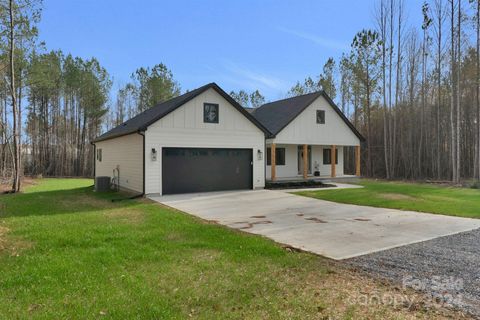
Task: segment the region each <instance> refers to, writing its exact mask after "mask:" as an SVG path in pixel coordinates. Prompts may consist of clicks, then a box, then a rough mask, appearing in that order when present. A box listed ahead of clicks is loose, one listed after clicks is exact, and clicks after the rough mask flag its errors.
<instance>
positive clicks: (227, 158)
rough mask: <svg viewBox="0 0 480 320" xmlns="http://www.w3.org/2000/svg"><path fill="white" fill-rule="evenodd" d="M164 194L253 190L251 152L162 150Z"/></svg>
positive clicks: (234, 150) (211, 149)
mask: <svg viewBox="0 0 480 320" xmlns="http://www.w3.org/2000/svg"><path fill="white" fill-rule="evenodd" d="M162 151H163V152H162V172H163V179H162V190H163V194H175V193H192V192H206V191H219V190H241V189H252V188H253V157H252V150H251V149H220V148H163V150H162Z"/></svg>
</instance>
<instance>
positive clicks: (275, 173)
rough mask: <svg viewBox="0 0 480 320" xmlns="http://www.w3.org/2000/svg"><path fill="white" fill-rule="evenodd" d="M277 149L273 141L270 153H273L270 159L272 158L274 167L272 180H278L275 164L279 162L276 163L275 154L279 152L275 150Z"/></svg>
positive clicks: (272, 166)
mask: <svg viewBox="0 0 480 320" xmlns="http://www.w3.org/2000/svg"><path fill="white" fill-rule="evenodd" d="M275 149H276V146H275V143H272V144H271V145H270V155H271V157H270V159H271V168H272V175H271V179H272V181H275V180H277V171H276V168H275V165H276V164H277V163H276V160H277V159H276V158H275V155H276V154H277V153H276V152H275Z"/></svg>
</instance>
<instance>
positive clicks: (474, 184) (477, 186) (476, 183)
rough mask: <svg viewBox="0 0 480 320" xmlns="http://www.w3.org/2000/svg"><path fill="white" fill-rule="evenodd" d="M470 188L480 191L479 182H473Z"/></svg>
mask: <svg viewBox="0 0 480 320" xmlns="http://www.w3.org/2000/svg"><path fill="white" fill-rule="evenodd" d="M470 188H472V189H480V181H474V182H472V184H471V185H470Z"/></svg>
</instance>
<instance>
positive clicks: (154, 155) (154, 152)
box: [152, 148, 157, 161]
mask: <svg viewBox="0 0 480 320" xmlns="http://www.w3.org/2000/svg"><path fill="white" fill-rule="evenodd" d="M152 161H157V150H155V148H152Z"/></svg>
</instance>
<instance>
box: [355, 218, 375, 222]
mask: <svg viewBox="0 0 480 320" xmlns="http://www.w3.org/2000/svg"><path fill="white" fill-rule="evenodd" d="M353 220H356V221H372V220H371V219H367V218H355V219H353Z"/></svg>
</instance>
